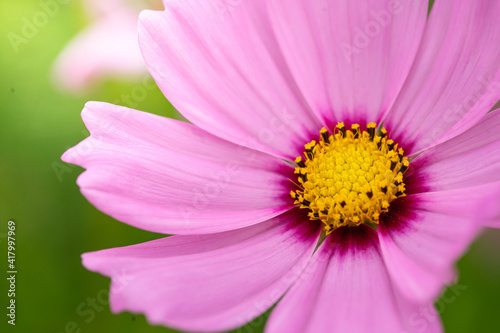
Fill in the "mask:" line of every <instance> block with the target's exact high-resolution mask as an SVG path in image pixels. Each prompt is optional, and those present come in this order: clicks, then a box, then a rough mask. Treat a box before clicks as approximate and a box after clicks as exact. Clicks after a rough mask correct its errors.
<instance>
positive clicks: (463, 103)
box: [384, 0, 500, 153]
mask: <svg viewBox="0 0 500 333" xmlns="http://www.w3.org/2000/svg"><path fill="white" fill-rule="evenodd" d="M499 16H500V2H498V1H477V0H440V1H436V3H435V5H434V7H433V9H432V12H431V15H430V18H429V22H428V24H427V27H426V30H425V34H424V37H423V40H422V44H421V46H420V50H419V53H418V56H417V59H416V61H415V64H414V65H413V69H412V71H411V73H410V75H409V77H408V80H407V82H406V84H405V86H404V87H403V90H402V91H401V94H400V96H399V97H398V100H397V101H396V103H395V105H394V107H393V109H392V110H391V113H389V115H388V117H387V119H386V121H385V123H384V126H386V128H388V129H389V130H390V131H391V132H392V136H393V137H395V138H404V141H407V142H411V143H412V144H413V147H412V149H411V152H412V153H416V152H418V151H420V150H422V149H424V148H426V147H428V146H433V145H436V144H438V143H440V142H444V141H445V140H447V139H450V138H452V137H454V136H456V135H458V134H460V133H462V132H464V131H466V130H467V129H468V128H470V127H471V126H472V125H473V124H474V123H476V122H477V121H478V120H479V119H480V118H481V117H483V116H484V115H485V114H486V113H487V112H488V110H490V109H491V108H492V107H493V105H494V104H495V103H496V102H497V101H498V100H499V99H500V85H499V84H498V83H499V82H500V58H499V55H500V29H499V25H498V17H499Z"/></svg>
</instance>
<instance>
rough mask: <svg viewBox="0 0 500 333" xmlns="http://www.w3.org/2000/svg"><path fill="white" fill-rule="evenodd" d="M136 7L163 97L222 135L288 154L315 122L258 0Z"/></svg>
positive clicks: (298, 149) (314, 129)
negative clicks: (159, 8)
mask: <svg viewBox="0 0 500 333" xmlns="http://www.w3.org/2000/svg"><path fill="white" fill-rule="evenodd" d="M166 8H167V9H166V11H164V12H152V11H145V12H142V14H141V16H140V23H139V41H140V45H141V48H142V51H143V54H144V58H145V60H146V62H147V64H148V67H149V70H150V72H151V74H152V75H153V77H154V78H155V80H156V82H157V83H158V86H159V87H160V89H161V90H162V91H163V93H164V94H165V96H166V97H167V99H168V100H169V101H170V102H172V104H173V105H174V106H175V107H176V108H177V109H178V110H179V112H181V113H182V114H183V115H184V116H185V117H186V118H187V119H189V120H190V121H191V122H193V123H194V124H195V125H197V126H199V127H201V128H203V129H205V130H207V131H208V132H210V133H213V134H215V135H218V136H220V137H222V138H224V139H227V140H230V141H232V142H235V143H238V144H241V145H243V146H246V147H251V148H255V149H258V150H262V151H265V152H269V153H272V154H275V155H278V156H280V157H284V158H288V159H295V157H297V156H298V155H300V154H301V153H302V151H303V145H304V144H305V143H307V142H309V141H310V140H311V138H312V137H313V136H314V137H317V136H318V132H319V130H320V129H321V127H322V123H321V122H320V121H319V120H318V119H317V118H316V117H315V116H314V115H313V112H312V111H311V109H310V107H309V106H308V105H307V103H306V102H305V101H304V99H303V97H302V95H301V92H300V90H299V89H298V87H297V86H296V84H295V82H294V81H293V79H292V77H291V74H290V73H289V70H288V68H287V66H286V63H285V61H284V59H283V57H282V55H281V52H280V50H279V47H278V45H277V42H276V40H275V37H274V34H273V32H272V30H271V27H270V24H269V22H268V19H267V14H266V9H265V5H264V1H263V0H255V1H237V2H234V1H230V2H225V1H202V2H200V1H195V0H183V1H180V0H173V1H169V2H168V3H167V4H166Z"/></svg>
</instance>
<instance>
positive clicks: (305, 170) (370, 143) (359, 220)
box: [290, 123, 409, 235]
mask: <svg viewBox="0 0 500 333" xmlns="http://www.w3.org/2000/svg"><path fill="white" fill-rule="evenodd" d="M403 154H404V151H403V149H402V148H401V147H398V144H397V143H395V142H394V140H391V139H389V138H388V137H387V131H386V130H385V129H384V128H382V129H380V130H379V131H377V125H376V124H375V123H369V124H368V126H367V130H366V131H361V130H360V126H359V125H358V124H354V125H352V126H351V129H350V130H347V129H346V128H345V126H344V123H339V124H337V126H336V128H335V133H334V134H330V133H329V132H328V130H327V129H326V128H322V129H321V131H320V141H319V142H316V141H314V140H313V141H311V142H309V143H308V144H306V145H305V152H304V156H303V157H301V156H299V157H297V159H296V160H295V162H296V163H297V167H296V168H295V174H296V175H297V178H298V187H299V189H297V190H296V191H292V192H291V193H290V195H291V196H292V198H293V199H294V202H295V204H297V205H300V208H304V209H309V210H310V212H309V214H308V215H309V218H310V219H311V220H321V222H323V224H324V229H325V232H326V234H327V235H328V234H329V233H330V232H332V231H333V230H334V229H336V228H338V227H342V226H358V225H360V224H363V223H368V224H372V225H376V224H378V222H379V217H380V214H382V213H384V212H387V211H388V210H389V204H390V203H391V201H393V200H394V199H396V198H397V197H400V196H404V195H405V194H404V192H405V184H404V183H403V173H404V172H405V171H406V170H407V169H408V166H409V161H408V158H407V157H404V156H403Z"/></svg>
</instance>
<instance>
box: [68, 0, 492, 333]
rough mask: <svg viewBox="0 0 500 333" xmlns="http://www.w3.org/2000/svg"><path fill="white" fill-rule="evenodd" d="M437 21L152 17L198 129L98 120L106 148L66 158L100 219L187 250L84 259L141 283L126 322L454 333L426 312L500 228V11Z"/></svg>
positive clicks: (119, 296)
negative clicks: (469, 253) (480, 237)
mask: <svg viewBox="0 0 500 333" xmlns="http://www.w3.org/2000/svg"><path fill="white" fill-rule="evenodd" d="M427 11H428V2H427V1H401V2H394V1H386V0H377V1H367V0H366V1H365V0H363V1H361V0H360V1H347V0H331V1H325V0H314V1H304V0H291V1H286V2H285V1H282V0H256V1H218V2H215V1H201V2H199V1H194V0H193V1H191V0H188V1H182V2H181V1H167V2H166V10H165V11H164V12H153V11H146V12H143V13H142V14H141V17H140V23H139V38H140V44H141V47H142V51H143V54H144V57H145V60H146V62H147V63H148V66H149V69H150V72H151V74H152V75H153V77H154V78H155V80H156V82H157V83H158V85H159V87H160V88H161V89H162V91H163V93H164V94H165V95H166V97H167V98H168V99H169V100H170V101H171V102H172V104H173V105H174V106H175V107H176V108H177V109H178V110H179V111H180V112H181V113H182V114H183V115H184V116H185V117H186V118H187V119H188V120H190V121H191V122H192V123H193V125H191V124H187V123H183V122H179V121H175V120H171V119H165V118H162V117H159V116H155V115H151V114H147V113H142V112H139V111H135V110H131V109H127V108H122V107H117V106H113V105H109V104H105V103H95V102H94V103H88V104H87V105H86V107H85V109H84V111H83V119H84V121H85V123H86V125H87V127H88V128H89V130H90V132H91V133H92V135H91V136H90V137H89V138H88V139H86V140H85V141H83V142H82V143H80V144H79V145H77V146H76V147H74V148H72V149H70V150H69V151H67V152H66V153H65V154H64V156H63V159H64V160H65V161H67V162H70V163H75V164H78V165H81V166H82V167H84V168H86V171H85V172H84V173H83V174H82V175H81V176H80V177H79V179H78V184H79V185H80V187H81V190H82V192H83V194H84V195H85V196H86V197H87V198H88V200H89V201H90V202H92V203H93V204H94V205H95V206H96V207H97V208H99V209H101V210H102V211H104V212H105V213H107V214H109V215H111V216H113V217H115V218H116V219H118V220H120V221H123V222H125V223H129V224H131V225H134V226H136V227H140V228H142V229H145V230H150V231H155V232H160V233H165V234H175V236H172V237H167V238H163V239H158V240H155V241H151V242H148V243H144V244H138V245H133V246H129V247H124V248H116V249H109V250H103V251H99V252H95V253H87V254H84V255H83V263H84V265H85V267H87V268H88V269H90V270H92V271H96V272H99V273H101V274H104V275H107V276H110V277H111V278H112V279H113V284H116V283H117V281H116V280H117V276H116V274H115V273H114V272H122V274H123V273H125V274H126V275H127V276H129V277H130V279H129V280H128V283H126V284H125V285H124V284H123V283H121V284H120V288H119V291H116V292H112V293H111V308H112V310H113V311H115V312H120V311H125V310H127V311H131V312H134V313H144V314H146V316H147V318H148V320H149V321H150V322H151V323H153V324H162V325H166V326H170V327H175V328H179V329H183V330H189V331H224V330H229V329H232V328H235V327H238V326H240V325H242V324H244V323H246V322H248V321H251V320H252V319H254V318H256V317H257V316H258V315H259V314H261V313H263V312H264V311H266V310H267V309H269V308H270V307H271V306H272V305H273V304H275V303H276V302H278V303H277V305H276V308H275V309H274V310H273V311H272V314H271V317H270V319H269V321H268V323H267V326H266V331H267V332H287V333H288V332H315V333H316V332H325V333H326V332H423V331H425V332H440V331H441V330H442V329H441V325H440V321H439V320H437V319H436V318H437V314H436V313H430V314H429V312H428V311H427V309H428V306H429V304H432V301H433V299H434V298H435V297H436V296H438V295H439V293H440V291H441V290H442V288H443V287H444V286H445V285H446V284H449V283H451V282H453V281H454V279H455V271H454V267H453V265H454V262H455V260H456V259H457V258H458V257H459V256H460V255H461V254H462V253H463V252H464V251H465V249H466V248H467V246H468V244H469V243H470V241H471V240H472V239H473V238H474V237H475V236H476V234H477V232H478V231H479V230H480V228H481V225H480V223H479V221H478V216H482V215H480V214H479V215H478V210H479V209H480V208H481V207H482V206H483V205H484V206H485V207H489V208H488V212H487V214H486V213H485V214H486V215H485V216H484V219H485V220H488V221H487V222H488V224H489V225H495V223H496V222H495V219H498V214H497V212H498V210H497V209H496V208H493V207H496V206H494V204H492V203H496V202H498V200H499V197H498V196H499V195H500V158H499V157H498V156H499V155H498V154H497V152H498V149H499V148H500V131H498V128H499V126H500V112H499V111H493V112H490V113H488V111H489V109H490V108H491V107H492V106H493V105H494V104H495V103H496V102H497V101H498V100H499V99H500V87H499V86H498V82H499V79H500V58H499V54H500V52H499V51H500V43H495V42H494V41H500V29H498V23H497V18H498V15H499V14H500V3H499V2H490V1H476V0H474V1H473V0H461V1H457V0H438V1H436V3H435V5H434V7H433V9H432V12H431V14H430V16H429V17H427ZM490 208H491V209H490ZM496 225H498V224H496ZM422 307H425V309H426V311H427V312H426V314H425V316H424V317H422V316H423V314H422V313H421V309H422ZM422 318H424V319H423V320H422ZM429 318H430V319H429Z"/></svg>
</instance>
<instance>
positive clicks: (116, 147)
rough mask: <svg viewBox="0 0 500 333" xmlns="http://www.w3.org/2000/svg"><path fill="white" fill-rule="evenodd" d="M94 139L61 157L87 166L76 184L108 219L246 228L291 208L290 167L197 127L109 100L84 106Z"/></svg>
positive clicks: (157, 227)
mask: <svg viewBox="0 0 500 333" xmlns="http://www.w3.org/2000/svg"><path fill="white" fill-rule="evenodd" d="M82 117H83V119H84V122H85V124H86V125H87V127H88V129H89V130H90V132H91V134H92V135H91V136H90V137H89V138H87V139H86V140H84V141H83V142H81V143H80V144H78V145H77V146H76V147H73V148H71V149H70V150H68V151H67V152H66V153H65V154H64V155H63V160H64V161H66V162H68V163H73V164H77V165H80V166H82V167H84V168H86V169H87V171H85V172H84V173H83V174H82V175H81V176H80V177H79V178H78V185H79V186H80V187H81V190H82V193H83V194H84V195H85V196H86V198H87V199H88V200H89V201H90V202H91V203H92V204H93V205H95V206H96V207H97V208H98V209H100V210H102V211H103V212H105V213H106V214H108V215H111V216H112V217H114V218H116V219H118V220H120V221H123V222H125V223H129V224H131V225H133V226H136V227H139V228H142V229H146V230H150V231H155V232H161V233H167V234H174V233H179V234H186V233H189V234H203V233H212V232H220V231H226V230H231V229H236V228H241V227H245V226H249V225H252V224H255V223H258V222H261V221H264V220H266V219H268V218H271V217H274V216H276V215H278V214H281V213H282V212H284V211H286V210H288V209H290V208H291V207H293V200H292V199H291V198H290V195H289V191H290V189H289V187H290V184H291V182H290V180H288V178H290V177H291V176H290V173H292V175H293V167H292V166H290V165H289V164H287V163H285V162H283V161H282V160H279V159H278V158H275V157H272V156H270V155H266V154H264V153H260V152H257V151H254V150H251V149H248V148H243V147H241V146H237V145H235V144H232V143H229V142H227V141H224V140H222V139H219V138H217V137H215V136H212V135H211V134H208V133H206V132H204V131H203V130H200V129H199V128H197V127H195V126H192V125H189V124H186V123H183V122H179V121H176V120H172V119H168V118H163V117H159V116H156V115H152V114H148V113H143V112H139V111H135V110H131V109H127V108H123V107H118V106H114V105H110V104H106V103H96V102H91V103H87V105H86V107H85V109H84V110H83V113H82Z"/></svg>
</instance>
